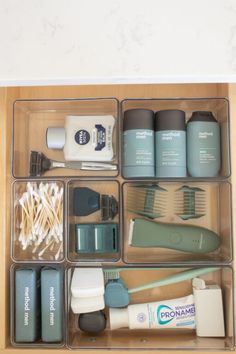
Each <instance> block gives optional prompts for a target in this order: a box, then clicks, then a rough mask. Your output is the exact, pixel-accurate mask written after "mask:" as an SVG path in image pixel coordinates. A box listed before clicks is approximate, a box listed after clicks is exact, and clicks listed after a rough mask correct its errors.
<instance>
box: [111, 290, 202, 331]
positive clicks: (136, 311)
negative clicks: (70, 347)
mask: <svg viewBox="0 0 236 354" xmlns="http://www.w3.org/2000/svg"><path fill="white" fill-rule="evenodd" d="M109 312H110V327H111V329H112V330H114V329H119V328H123V327H129V328H130V329H155V328H185V329H186V328H189V329H195V327H196V326H195V306H194V298H193V295H189V296H185V297H181V298H178V299H172V300H166V301H159V302H150V303H144V304H135V305H129V306H128V307H127V308H124V309H116V308H110V309H109Z"/></svg>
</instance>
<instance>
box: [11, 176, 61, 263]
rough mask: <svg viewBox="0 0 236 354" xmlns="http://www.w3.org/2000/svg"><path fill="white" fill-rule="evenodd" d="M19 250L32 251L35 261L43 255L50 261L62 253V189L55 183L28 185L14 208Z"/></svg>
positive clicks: (29, 183)
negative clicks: (50, 257)
mask: <svg viewBox="0 0 236 354" xmlns="http://www.w3.org/2000/svg"><path fill="white" fill-rule="evenodd" d="M15 207H16V208H19V210H18V211H17V213H16V217H17V220H16V221H17V223H16V226H17V228H19V237H18V240H19V242H20V244H21V247H22V249H23V250H26V249H27V248H28V247H33V249H32V253H33V254H35V255H36V254H37V255H38V257H39V258H41V257H42V256H43V254H44V253H45V252H46V251H47V254H50V255H53V256H54V259H55V260H57V259H59V258H60V256H61V253H62V251H63V188H60V187H59V186H58V185H57V184H56V183H54V182H52V183H40V184H37V183H31V182H28V183H27V186H26V191H25V192H24V193H23V194H22V195H21V196H20V199H19V200H18V201H17V202H16V204H15Z"/></svg>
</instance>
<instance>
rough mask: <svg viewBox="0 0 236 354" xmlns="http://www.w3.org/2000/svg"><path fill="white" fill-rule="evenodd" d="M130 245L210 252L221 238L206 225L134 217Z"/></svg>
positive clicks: (131, 223) (218, 244) (216, 246)
mask: <svg viewBox="0 0 236 354" xmlns="http://www.w3.org/2000/svg"><path fill="white" fill-rule="evenodd" d="M129 245H131V246H134V247H160V248H169V249H173V250H177V251H182V252H190V253H208V252H213V251H215V250H216V249H217V248H218V247H219V246H220V238H219V236H218V235H217V234H216V233H215V232H213V231H211V230H209V229H206V228H204V227H199V226H193V225H180V224H165V223H157V222H154V221H148V220H145V219H133V220H131V221H130V228H129Z"/></svg>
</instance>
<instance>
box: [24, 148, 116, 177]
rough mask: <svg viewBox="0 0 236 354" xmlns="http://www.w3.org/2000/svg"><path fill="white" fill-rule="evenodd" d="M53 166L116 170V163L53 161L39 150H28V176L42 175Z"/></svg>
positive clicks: (89, 169) (73, 168) (74, 168)
mask: <svg viewBox="0 0 236 354" xmlns="http://www.w3.org/2000/svg"><path fill="white" fill-rule="evenodd" d="M55 168H69V169H72V170H87V171H116V170H117V165H116V164H109V163H103V162H82V161H55V160H51V159H49V158H48V157H46V156H45V155H44V154H43V153H42V152H40V151H31V152H30V170H29V174H30V177H39V176H42V175H43V174H44V173H45V172H47V171H49V170H52V169H55Z"/></svg>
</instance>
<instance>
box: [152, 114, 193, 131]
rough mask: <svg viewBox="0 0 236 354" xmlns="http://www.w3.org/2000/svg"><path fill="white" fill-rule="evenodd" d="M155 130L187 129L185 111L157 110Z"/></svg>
mask: <svg viewBox="0 0 236 354" xmlns="http://www.w3.org/2000/svg"><path fill="white" fill-rule="evenodd" d="M155 130H156V131H159V130H186V126H185V112H184V111H181V110H179V109H165V110H162V111H158V112H156V118H155Z"/></svg>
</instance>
